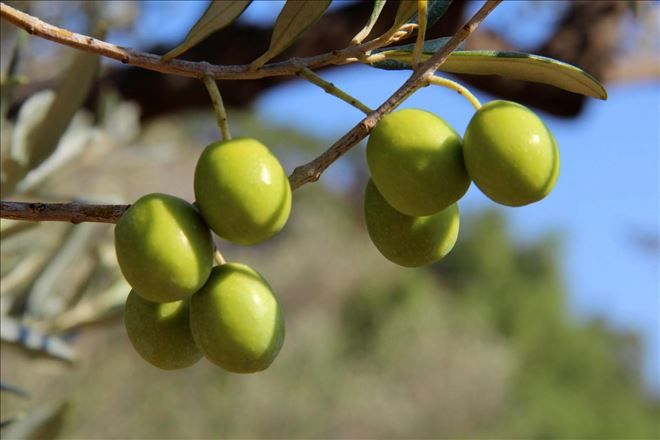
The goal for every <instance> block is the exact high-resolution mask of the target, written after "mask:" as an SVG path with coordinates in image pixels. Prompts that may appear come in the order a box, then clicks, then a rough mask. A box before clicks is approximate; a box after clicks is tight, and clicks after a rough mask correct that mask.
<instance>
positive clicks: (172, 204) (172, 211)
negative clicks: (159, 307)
mask: <svg viewBox="0 0 660 440" xmlns="http://www.w3.org/2000/svg"><path fill="white" fill-rule="evenodd" d="M115 250H116V252H117V260H118V262H119V267H120V268H121V271H122V273H123V274H124V277H125V278H126V281H128V283H129V284H130V285H131V287H133V289H134V290H135V291H136V292H137V293H138V294H139V295H141V296H142V297H143V298H144V299H147V300H149V301H155V302H168V301H176V300H179V299H182V298H185V297H187V296H190V295H192V294H193V293H195V292H196V291H197V290H198V289H199V288H200V287H202V285H203V284H204V283H205V282H206V279H207V278H208V276H209V274H210V273H211V267H212V266H213V241H212V239H211V231H209V228H208V226H206V224H205V223H204V220H203V219H202V217H201V216H200V215H199V213H198V212H197V210H196V209H195V208H194V206H192V205H191V204H190V203H188V202H186V201H185V200H182V199H179V198H177V197H174V196H171V195H167V194H158V193H154V194H148V195H145V196H143V197H141V198H140V199H139V200H137V201H136V202H135V203H134V204H133V205H131V207H130V208H128V210H127V211H126V212H125V213H124V215H122V216H121V219H120V220H119V222H118V223H117V226H116V227H115Z"/></svg>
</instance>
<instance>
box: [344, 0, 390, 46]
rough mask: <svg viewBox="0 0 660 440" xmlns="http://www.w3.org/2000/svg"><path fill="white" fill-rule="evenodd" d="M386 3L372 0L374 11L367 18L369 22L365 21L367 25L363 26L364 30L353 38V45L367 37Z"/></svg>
mask: <svg viewBox="0 0 660 440" xmlns="http://www.w3.org/2000/svg"><path fill="white" fill-rule="evenodd" d="M386 1H387V0H374V9H373V10H372V11H371V16H370V17H369V20H367V24H366V25H364V28H362V30H361V31H360V32H358V34H357V35H356V36H355V37H353V41H352V42H353V44H360V43H362V40H364V39H365V38H366V37H367V36H368V35H369V33H370V32H371V29H373V27H374V25H375V24H376V21H378V17H379V16H380V13H381V12H382V10H383V7H384V6H385V2H386Z"/></svg>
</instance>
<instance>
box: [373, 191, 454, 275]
mask: <svg viewBox="0 0 660 440" xmlns="http://www.w3.org/2000/svg"><path fill="white" fill-rule="evenodd" d="M364 215H365V220H366V223H367V231H368V232H369V237H370V238H371V241H372V242H373V243H374V245H375V246H376V248H377V249H378V250H379V251H380V253H381V254H383V256H384V257H385V258H387V259H388V260H390V261H392V262H393V263H396V264H398V265H400V266H405V267H419V266H425V265H428V264H431V263H433V262H435V261H437V260H439V259H441V258H443V257H444V256H445V255H447V254H448V253H449V251H451V249H452V248H453V247H454V244H455V243H456V239H457V237H458V227H459V218H458V204H456V203H454V204H453V205H451V206H449V207H448V208H445V209H444V210H442V211H440V212H438V213H436V214H432V215H428V216H421V217H412V216H408V215H405V214H402V213H400V212H399V211H397V210H396V209H394V208H392V207H391V206H390V205H389V204H388V203H387V201H385V199H384V198H383V196H382V195H381V194H380V193H379V192H378V189H377V188H376V186H375V185H374V184H373V182H372V181H369V183H368V184H367V189H366V191H365V194H364Z"/></svg>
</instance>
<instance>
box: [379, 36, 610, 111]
mask: <svg viewBox="0 0 660 440" xmlns="http://www.w3.org/2000/svg"><path fill="white" fill-rule="evenodd" d="M392 49H393V50H385V51H383V52H380V55H382V56H384V59H383V60H379V61H378V62H375V63H373V64H372V65H373V66H374V67H378V68H381V69H389V70H395V69H396V70H399V69H410V68H411V65H410V61H411V58H412V49H405V50H401V49H397V48H392ZM431 55H432V53H430V52H426V51H424V53H423V55H422V60H425V59H428V57H430V56H431ZM439 70H441V71H443V72H450V73H466V74H471V75H499V76H502V77H505V78H509V79H515V80H521V81H530V82H537V83H541V84H548V85H551V86H554V87H558V88H560V89H563V90H567V91H569V92H573V93H578V94H581V95H585V96H590V97H592V98H597V99H607V90H605V87H604V86H603V85H602V84H601V83H600V82H599V81H598V80H597V79H596V78H594V77H593V76H592V75H590V74H589V73H587V72H585V71H584V70H582V69H580V68H578V67H575V66H573V65H571V64H568V63H564V62H563V61H558V60H555V59H553V58H547V57H543V56H540V55H534V54H528V53H522V52H502V51H495V50H457V51H454V52H452V53H451V55H449V58H447V61H445V62H444V63H443V64H442V66H440V69H439Z"/></svg>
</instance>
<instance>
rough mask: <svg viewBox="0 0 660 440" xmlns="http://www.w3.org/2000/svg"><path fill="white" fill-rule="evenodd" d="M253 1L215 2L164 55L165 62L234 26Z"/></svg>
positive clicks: (215, 0)
mask: <svg viewBox="0 0 660 440" xmlns="http://www.w3.org/2000/svg"><path fill="white" fill-rule="evenodd" d="M250 2H252V0H228V1H218V0H213V1H211V4H210V5H209V7H208V8H206V11H204V14H203V15H202V16H201V18H200V19H199V20H197V23H195V25H194V26H193V27H192V28H191V29H190V31H189V32H188V35H186V38H184V40H183V42H182V43H181V44H179V45H178V46H177V47H175V48H174V49H172V50H170V51H169V52H167V53H166V54H165V55H163V61H169V60H171V59H172V58H175V57H177V56H179V55H181V54H182V53H183V52H185V51H187V50H188V49H190V48H191V47H194V46H195V45H197V44H199V43H200V42H201V41H203V40H204V39H205V38H206V37H208V36H209V35H211V34H212V33H214V32H217V31H219V30H220V29H222V28H225V27H227V26H229V25H230V24H232V23H233V22H234V20H236V19H237V18H238V17H239V16H240V15H241V14H242V13H243V11H245V9H246V8H247V7H248V5H249V4H250Z"/></svg>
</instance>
